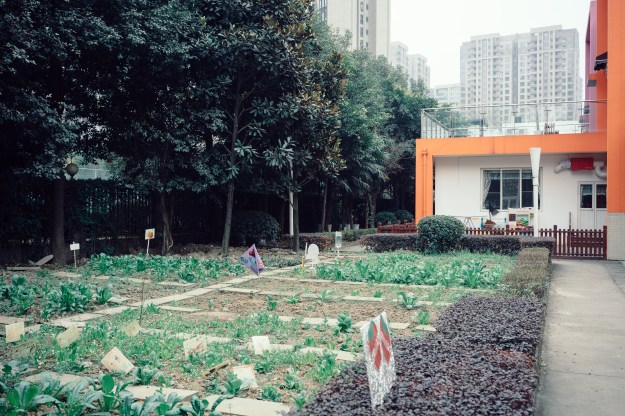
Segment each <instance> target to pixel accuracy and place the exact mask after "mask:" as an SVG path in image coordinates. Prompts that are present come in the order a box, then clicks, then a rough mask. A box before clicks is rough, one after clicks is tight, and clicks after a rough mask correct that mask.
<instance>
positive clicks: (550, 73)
mask: <svg viewBox="0 0 625 416" xmlns="http://www.w3.org/2000/svg"><path fill="white" fill-rule="evenodd" d="M579 79H580V74H579V36H578V33H577V30H576V29H562V26H550V27H543V28H536V29H531V31H530V33H523V34H516V35H510V36H501V35H499V34H498V33H495V34H488V35H481V36H473V37H471V40H470V41H469V42H465V43H463V44H462V46H461V48H460V88H461V95H460V103H461V105H463V106H482V107H483V108H484V109H482V110H480V111H481V114H488V118H489V119H490V120H491V121H494V122H501V121H503V120H502V118H503V117H506V116H505V114H509V113H510V111H509V109H504V108H502V107H497V106H505V105H519V106H521V105H523V104H533V103H546V102H556V101H559V102H560V101H574V100H578V99H580V97H581V92H582V91H581V88H580V81H579ZM490 106H493V107H490ZM495 107H497V108H495ZM476 111H477V110H476ZM519 111H520V113H519V114H518V117H520V119H523V117H524V116H526V118H527V117H529V114H523V113H522V112H523V111H530V110H528V109H525V110H519ZM554 111H557V113H555V114H552V115H551V117H553V120H571V119H573V118H574V117H575V111H574V105H573V104H571V105H566V106H565V105H561V106H558V109H557V110H554ZM478 117H483V116H479V115H478Z"/></svg>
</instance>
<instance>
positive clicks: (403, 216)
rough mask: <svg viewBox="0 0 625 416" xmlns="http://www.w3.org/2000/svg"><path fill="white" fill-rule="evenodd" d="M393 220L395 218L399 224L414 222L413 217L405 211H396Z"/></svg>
mask: <svg viewBox="0 0 625 416" xmlns="http://www.w3.org/2000/svg"><path fill="white" fill-rule="evenodd" d="M395 218H397V221H399V222H404V221H408V222H412V221H414V215H412V213H411V212H410V211H406V210H405V209H398V210H397V211H395Z"/></svg>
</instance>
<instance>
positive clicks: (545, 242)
mask: <svg viewBox="0 0 625 416" xmlns="http://www.w3.org/2000/svg"><path fill="white" fill-rule="evenodd" d="M519 241H520V242H521V249H525V248H533V247H542V248H546V249H547V250H548V252H549V260H551V253H553V247H554V246H555V244H556V239H555V238H553V237H519Z"/></svg>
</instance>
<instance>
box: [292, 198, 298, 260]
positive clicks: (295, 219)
mask: <svg viewBox="0 0 625 416" xmlns="http://www.w3.org/2000/svg"><path fill="white" fill-rule="evenodd" d="M292 250H293V251H294V252H296V253H299V193H298V192H293V246H292Z"/></svg>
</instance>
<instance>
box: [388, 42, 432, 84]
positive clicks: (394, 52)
mask: <svg viewBox="0 0 625 416" xmlns="http://www.w3.org/2000/svg"><path fill="white" fill-rule="evenodd" d="M390 50H391V53H390V56H389V61H390V63H391V65H393V66H394V67H396V68H400V69H402V70H403V71H404V73H406V74H407V75H408V78H410V79H412V80H414V81H418V80H420V79H421V80H422V81H423V83H424V85H425V87H426V88H427V89H429V88H430V67H429V66H428V64H427V61H428V60H427V58H426V57H425V56H423V55H419V54H409V53H408V46H407V45H405V44H404V43H402V42H391V46H390Z"/></svg>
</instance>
